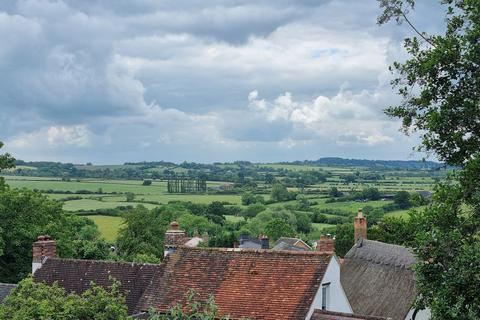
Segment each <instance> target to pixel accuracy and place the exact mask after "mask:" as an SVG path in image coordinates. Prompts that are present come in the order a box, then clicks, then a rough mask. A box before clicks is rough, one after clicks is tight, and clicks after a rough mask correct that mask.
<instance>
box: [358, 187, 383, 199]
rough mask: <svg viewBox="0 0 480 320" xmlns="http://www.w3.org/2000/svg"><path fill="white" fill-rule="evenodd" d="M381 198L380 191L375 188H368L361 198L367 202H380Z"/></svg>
mask: <svg viewBox="0 0 480 320" xmlns="http://www.w3.org/2000/svg"><path fill="white" fill-rule="evenodd" d="M380 197H381V194H380V191H378V189H377V188H374V187H371V188H366V189H364V190H363V191H362V193H361V198H362V199H365V200H378V199H380Z"/></svg>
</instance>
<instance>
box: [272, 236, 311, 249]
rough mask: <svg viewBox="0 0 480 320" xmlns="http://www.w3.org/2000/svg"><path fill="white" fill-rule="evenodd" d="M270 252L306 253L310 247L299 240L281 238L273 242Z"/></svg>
mask: <svg viewBox="0 0 480 320" xmlns="http://www.w3.org/2000/svg"><path fill="white" fill-rule="evenodd" d="M299 244H300V245H299ZM272 250H294V251H308V250H310V246H309V245H308V244H306V243H305V242H304V241H303V240H301V239H297V238H288V237H281V238H279V239H278V240H277V241H276V242H275V245H274V246H273V248H272Z"/></svg>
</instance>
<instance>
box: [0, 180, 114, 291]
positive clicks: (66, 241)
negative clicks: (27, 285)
mask: <svg viewBox="0 0 480 320" xmlns="http://www.w3.org/2000/svg"><path fill="white" fill-rule="evenodd" d="M0 231H1V232H0V281H1V282H17V281H19V280H20V279H22V278H24V277H25V276H27V275H28V274H29V273H30V272H31V263H32V244H33V242H34V241H36V239H37V237H38V236H39V235H41V234H48V235H50V236H52V238H54V239H55V240H57V248H58V252H59V254H60V256H62V257H64V258H80V259H81V258H86V259H103V258H105V257H106V256H107V255H108V251H107V246H106V244H105V242H104V241H103V240H102V239H100V234H99V232H98V229H97V227H96V225H95V224H94V223H93V222H92V221H91V220H88V219H87V218H83V217H77V216H71V215H66V214H65V213H64V212H63V211H62V208H61V204H60V203H58V202H55V201H53V200H49V199H48V198H46V197H45V196H43V195H41V194H39V193H37V192H33V191H28V190H10V189H9V188H5V189H4V190H0Z"/></svg>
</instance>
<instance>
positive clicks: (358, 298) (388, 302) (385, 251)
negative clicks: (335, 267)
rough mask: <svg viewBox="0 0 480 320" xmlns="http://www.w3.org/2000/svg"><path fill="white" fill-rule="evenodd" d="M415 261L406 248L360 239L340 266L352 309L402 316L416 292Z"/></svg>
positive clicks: (401, 317)
mask: <svg viewBox="0 0 480 320" xmlns="http://www.w3.org/2000/svg"><path fill="white" fill-rule="evenodd" d="M414 263H415V256H414V255H413V254H412V252H410V250H408V249H407V248H405V247H402V246H397V245H392V244H386V243H382V242H378V241H372V240H363V239H360V240H359V241H358V242H357V244H355V245H354V246H353V247H352V249H350V251H349V252H348V253H347V255H346V256H345V261H344V263H343V264H342V268H341V282H342V286H343V288H344V290H345V293H346V295H347V297H348V300H349V301H350V304H351V306H352V308H353V312H354V313H358V314H368V315H372V316H381V317H389V318H392V319H394V320H397V319H398V320H403V319H405V317H406V315H407V314H408V312H409V311H410V309H411V305H412V302H413V300H414V299H415V295H416V291H415V279H414V274H413V271H412V269H411V266H412V265H413V264H414Z"/></svg>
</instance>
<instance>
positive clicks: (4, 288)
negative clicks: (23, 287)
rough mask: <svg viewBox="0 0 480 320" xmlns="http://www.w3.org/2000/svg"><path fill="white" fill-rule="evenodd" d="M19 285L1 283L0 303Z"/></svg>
mask: <svg viewBox="0 0 480 320" xmlns="http://www.w3.org/2000/svg"><path fill="white" fill-rule="evenodd" d="M16 286H17V285H16V284H11V283H0V303H2V301H3V300H4V299H5V298H6V297H7V296H8V295H9V294H10V291H12V290H13V289H14V288H15V287H16Z"/></svg>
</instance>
